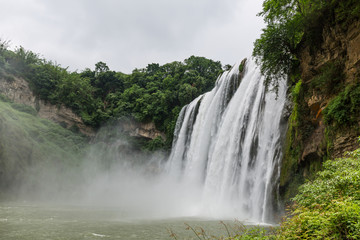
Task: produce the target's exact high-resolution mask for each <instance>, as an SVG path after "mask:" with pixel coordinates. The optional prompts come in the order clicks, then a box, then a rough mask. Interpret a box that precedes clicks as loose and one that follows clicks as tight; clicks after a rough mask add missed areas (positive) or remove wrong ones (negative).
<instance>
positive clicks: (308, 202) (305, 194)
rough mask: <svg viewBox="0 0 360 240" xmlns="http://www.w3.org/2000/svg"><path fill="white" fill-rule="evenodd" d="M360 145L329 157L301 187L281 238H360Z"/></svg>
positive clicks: (281, 228)
mask: <svg viewBox="0 0 360 240" xmlns="http://www.w3.org/2000/svg"><path fill="white" fill-rule="evenodd" d="M359 152H360V149H358V150H355V151H354V152H350V153H348V154H347V157H346V158H343V159H336V160H329V161H326V162H325V163H324V165H323V167H324V170H323V171H321V172H319V173H318V174H317V177H316V178H315V180H314V181H312V182H307V183H305V184H304V185H302V186H301V187H300V188H299V194H298V195H297V196H296V197H295V198H294V199H293V200H294V202H295V205H294V206H293V209H292V211H291V212H290V215H289V217H287V218H286V219H285V221H284V222H283V223H282V224H281V227H280V230H279V233H278V238H279V239H360V161H359V160H360V154H359Z"/></svg>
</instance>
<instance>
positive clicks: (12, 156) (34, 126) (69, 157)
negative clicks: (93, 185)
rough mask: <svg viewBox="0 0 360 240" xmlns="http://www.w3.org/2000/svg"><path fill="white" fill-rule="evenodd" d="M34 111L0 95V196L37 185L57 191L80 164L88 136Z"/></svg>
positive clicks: (30, 190)
mask: <svg viewBox="0 0 360 240" xmlns="http://www.w3.org/2000/svg"><path fill="white" fill-rule="evenodd" d="M0 96H1V95H0ZM36 114H37V113H36V110H35V109H33V108H31V107H28V106H25V105H22V104H16V103H12V102H10V101H8V100H7V99H6V98H4V97H3V96H1V99H0V132H1V134H0V189H1V191H0V192H1V195H0V199H3V198H5V197H7V196H9V194H10V193H13V194H19V193H20V191H21V190H25V189H26V191H29V193H30V194H29V195H31V192H34V194H36V190H37V189H39V188H43V189H46V190H48V191H50V192H52V191H53V192H57V191H58V190H59V189H61V188H63V187H64V185H66V184H67V185H68V186H69V185H70V184H71V182H66V181H65V182H64V181H63V180H64V179H66V178H67V177H66V176H70V175H71V172H76V170H77V167H78V166H79V165H80V164H81V161H82V160H81V159H82V157H83V155H84V154H85V147H86V146H87V139H86V138H85V137H84V136H82V135H78V134H75V133H73V132H71V131H70V130H67V129H64V128H63V127H61V126H60V125H58V124H56V123H53V122H52V121H49V120H45V119H41V118H39V117H37V116H36ZM45 170H46V171H45ZM60 176H61V178H59V177H60ZM46 186H49V187H50V186H51V187H53V189H47V187H46ZM54 186H55V187H54ZM20 187H23V188H24V189H20ZM14 190H15V192H13V191H14ZM13 194H11V195H13Z"/></svg>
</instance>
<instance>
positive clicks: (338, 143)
mask: <svg viewBox="0 0 360 240" xmlns="http://www.w3.org/2000/svg"><path fill="white" fill-rule="evenodd" d="M322 36H323V43H322V44H321V48H320V50H318V51H316V52H313V51H312V50H311V49H310V47H309V46H307V47H306V48H304V49H302V50H301V51H300V52H299V56H300V68H301V78H302V80H303V82H304V83H305V84H308V85H309V84H311V82H312V80H313V79H314V77H315V76H316V74H317V73H319V72H320V71H321V68H322V67H323V66H325V65H326V64H328V63H330V62H336V61H337V62H342V63H343V65H344V69H343V71H344V75H345V79H344V80H345V84H344V86H346V85H350V84H353V83H355V82H356V81H358V79H359V74H360V21H356V22H354V23H353V24H351V25H350V26H349V28H347V29H343V27H341V26H339V25H336V26H333V27H329V26H328V27H325V28H324V29H323V33H322ZM305 96H307V97H306V98H305V102H306V104H307V106H308V108H309V114H310V115H309V116H307V117H309V118H310V119H311V122H312V123H313V125H314V126H315V128H314V131H313V133H312V135H311V136H310V138H309V140H308V141H307V142H306V143H305V146H304V151H303V153H302V158H301V159H302V160H304V159H305V158H306V157H307V156H310V155H314V154H316V155H318V156H319V157H321V156H322V155H324V149H322V148H323V147H322V146H321V144H322V142H323V139H324V136H325V126H324V122H323V114H322V112H323V110H324V109H325V108H326V107H327V106H328V103H329V102H330V100H331V99H333V98H334V97H335V95H334V94H321V93H318V92H315V91H313V92H310V93H308V94H306V95H305ZM359 126H360V119H359ZM357 135H358V133H357V132H356V131H351V129H348V130H344V131H342V132H341V133H338V134H337V135H336V136H335V139H333V141H334V144H333V149H332V152H331V156H329V157H332V158H336V157H341V156H342V155H343V153H344V152H345V151H351V150H354V149H356V148H357V147H358V143H357V137H358V136H357Z"/></svg>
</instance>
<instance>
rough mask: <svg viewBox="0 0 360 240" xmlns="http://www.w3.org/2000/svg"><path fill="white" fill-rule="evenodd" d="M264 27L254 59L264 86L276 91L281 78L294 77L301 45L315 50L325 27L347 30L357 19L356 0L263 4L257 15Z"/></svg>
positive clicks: (294, 0) (274, 0)
mask: <svg viewBox="0 0 360 240" xmlns="http://www.w3.org/2000/svg"><path fill="white" fill-rule="evenodd" d="M259 15H260V16H263V17H264V20H265V22H266V23H267V26H266V28H264V29H263V33H262V34H261V36H260V38H259V39H257V40H256V41H255V44H254V51H253V56H254V57H256V59H257V62H258V63H259V64H260V65H261V72H262V73H263V74H264V75H265V77H266V85H267V86H269V85H270V84H274V86H275V88H276V87H277V84H278V80H277V79H279V78H280V77H287V76H288V74H290V73H294V72H295V71H296V68H297V66H298V64H299V62H298V59H297V56H296V54H297V51H298V48H299V46H300V45H305V46H310V47H311V48H317V47H319V46H320V44H321V41H322V30H323V28H324V26H325V25H330V26H331V25H334V24H339V25H341V26H343V27H344V28H346V27H347V26H348V25H349V24H350V23H351V22H352V21H354V20H355V19H359V18H360V2H359V1H357V0H348V1H341V0H331V1H329V0H315V1H314V0H265V1H264V3H263V11H262V12H260V13H259Z"/></svg>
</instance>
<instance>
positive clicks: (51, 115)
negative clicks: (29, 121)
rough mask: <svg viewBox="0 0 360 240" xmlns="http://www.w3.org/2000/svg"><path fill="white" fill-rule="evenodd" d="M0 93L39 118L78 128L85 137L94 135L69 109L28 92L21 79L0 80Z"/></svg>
mask: <svg viewBox="0 0 360 240" xmlns="http://www.w3.org/2000/svg"><path fill="white" fill-rule="evenodd" d="M0 93H1V94H3V95H5V96H6V97H8V98H9V99H10V100H11V101H13V102H15V103H20V104H25V105H27V106H31V107H33V108H34V109H35V110H36V111H37V113H38V116H39V117H41V118H45V119H49V120H52V121H54V122H56V123H58V124H60V125H61V126H63V127H65V128H78V129H79V130H80V132H82V133H83V134H85V135H87V136H93V135H94V134H95V132H94V130H93V129H92V128H90V127H88V126H86V125H85V124H84V123H83V121H82V119H81V118H80V117H79V116H78V115H76V114H75V113H74V112H73V111H72V110H71V109H69V108H67V107H65V106H63V105H60V106H57V105H53V104H50V103H47V102H45V101H43V100H40V99H39V98H37V97H36V96H35V95H34V94H33V92H32V91H31V90H30V88H29V84H28V82H26V81H25V80H24V79H22V78H17V77H11V78H6V79H4V78H2V79H0Z"/></svg>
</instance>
